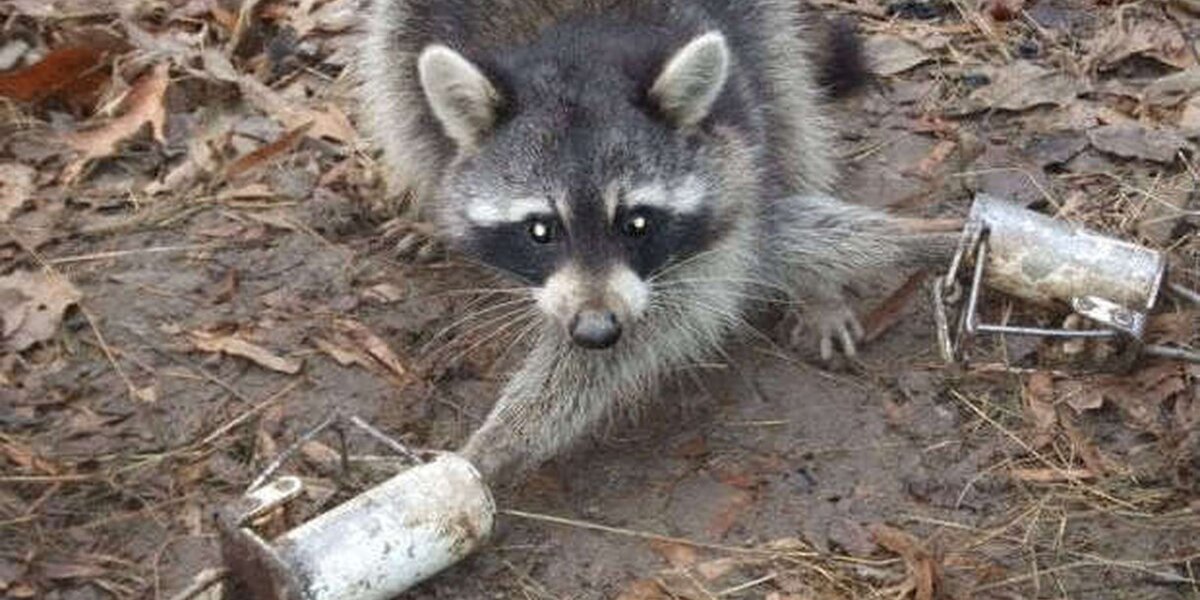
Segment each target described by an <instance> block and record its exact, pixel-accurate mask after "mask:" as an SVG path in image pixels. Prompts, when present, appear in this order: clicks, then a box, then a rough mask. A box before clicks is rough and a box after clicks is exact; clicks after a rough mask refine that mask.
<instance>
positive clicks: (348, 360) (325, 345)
mask: <svg viewBox="0 0 1200 600" xmlns="http://www.w3.org/2000/svg"><path fill="white" fill-rule="evenodd" d="M313 343H314V344H316V346H317V349H318V350H320V351H321V352H324V353H325V354H328V355H329V357H330V358H332V359H333V360H334V361H335V362H337V364H339V365H342V366H343V367H348V366H350V365H358V366H360V367H364V368H367V369H369V368H371V367H372V366H373V365H374V361H373V360H371V357H370V356H367V354H366V353H365V352H362V351H360V350H358V349H357V348H349V347H346V346H344V345H341V344H338V343H337V342H334V341H332V340H327V339H325V338H320V337H318V338H314V339H313Z"/></svg>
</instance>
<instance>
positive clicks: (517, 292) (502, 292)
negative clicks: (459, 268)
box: [426, 287, 533, 298]
mask: <svg viewBox="0 0 1200 600" xmlns="http://www.w3.org/2000/svg"><path fill="white" fill-rule="evenodd" d="M532 291H533V288H531V287H513V288H463V289H458V290H448V291H445V292H439V293H437V294H432V295H429V296H426V298H439V297H445V296H476V295H479V296H521V295H526V294H529V293H530V292H532Z"/></svg>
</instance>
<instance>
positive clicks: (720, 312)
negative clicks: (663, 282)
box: [663, 295, 775, 346]
mask: <svg viewBox="0 0 1200 600" xmlns="http://www.w3.org/2000/svg"><path fill="white" fill-rule="evenodd" d="M663 300H664V301H668V303H667V304H665V306H667V307H668V308H673V309H675V311H676V315H677V316H678V317H679V318H680V319H681V320H682V322H683V323H685V324H686V323H687V322H688V321H689V320H687V319H686V313H687V311H688V310H689V309H693V308H698V309H700V310H704V311H707V312H709V313H711V314H713V315H715V316H717V317H718V318H720V319H721V320H722V321H724V322H725V324H726V325H729V326H730V327H732V328H733V329H734V330H736V331H743V332H745V333H748V334H750V335H752V336H753V337H755V338H758V339H760V340H762V341H765V342H767V343H769V344H771V345H772V346H774V345H775V344H774V342H773V341H771V339H770V337H769V336H767V334H765V333H763V332H762V331H760V330H759V329H758V328H757V327H755V326H754V325H752V324H751V323H750V322H749V321H747V320H746V319H745V318H743V317H742V316H741V315H740V314H738V313H735V312H730V311H729V310H727V309H723V308H720V307H717V306H714V305H712V304H710V303H708V302H704V301H703V300H701V299H699V298H697V297H695V296H691V297H687V298H684V297H679V298H670V297H669V296H668V295H664V297H663Z"/></svg>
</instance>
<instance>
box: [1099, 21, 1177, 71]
mask: <svg viewBox="0 0 1200 600" xmlns="http://www.w3.org/2000/svg"><path fill="white" fill-rule="evenodd" d="M1086 47H1087V49H1088V63H1089V64H1090V65H1093V66H1096V67H1100V68H1108V67H1112V66H1115V65H1117V64H1118V63H1120V62H1122V61H1124V60H1126V59H1128V58H1130V57H1132V56H1136V55H1140V56H1145V57H1147V58H1152V59H1154V60H1157V61H1159V62H1161V63H1163V64H1165V65H1168V66H1172V67H1175V68H1177V69H1187V68H1190V67H1194V66H1196V57H1195V56H1194V55H1193V54H1192V49H1191V48H1190V47H1189V45H1188V43H1187V40H1186V39H1184V36H1183V32H1182V31H1180V30H1179V27H1178V26H1176V25H1175V24H1174V23H1171V22H1169V21H1165V20H1158V19H1156V18H1154V17H1143V18H1139V19H1134V18H1130V19H1119V20H1118V21H1117V22H1116V23H1115V24H1114V25H1113V26H1112V27H1111V28H1110V29H1109V30H1108V31H1106V32H1104V33H1102V34H1100V35H1098V36H1096V37H1095V38H1093V39H1092V40H1091V42H1090V43H1088V44H1087V45H1086Z"/></svg>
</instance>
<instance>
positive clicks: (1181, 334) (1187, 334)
mask: <svg viewBox="0 0 1200 600" xmlns="http://www.w3.org/2000/svg"><path fill="white" fill-rule="evenodd" d="M1198 337H1200V310H1183V311H1178V312H1170V313H1161V314H1157V315H1153V316H1151V317H1150V320H1149V321H1148V322H1147V323H1146V338H1147V339H1148V340H1151V341H1153V342H1154V343H1157V344H1178V345H1180V346H1190V345H1192V344H1194V343H1196V342H1197V341H1198V340H1197V338H1198Z"/></svg>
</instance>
